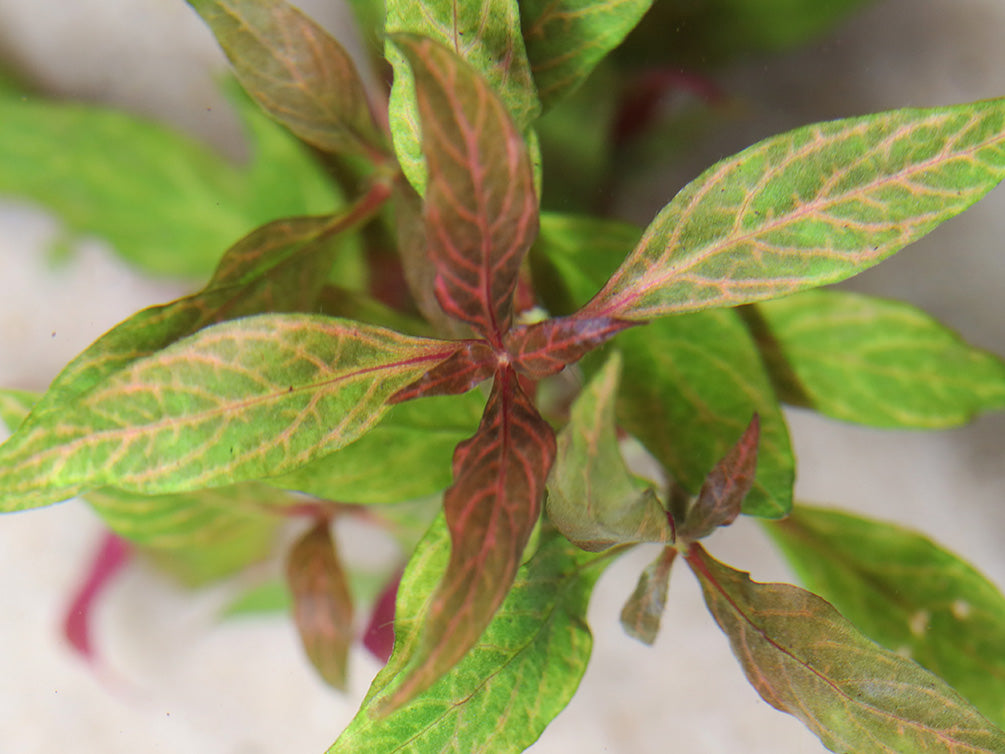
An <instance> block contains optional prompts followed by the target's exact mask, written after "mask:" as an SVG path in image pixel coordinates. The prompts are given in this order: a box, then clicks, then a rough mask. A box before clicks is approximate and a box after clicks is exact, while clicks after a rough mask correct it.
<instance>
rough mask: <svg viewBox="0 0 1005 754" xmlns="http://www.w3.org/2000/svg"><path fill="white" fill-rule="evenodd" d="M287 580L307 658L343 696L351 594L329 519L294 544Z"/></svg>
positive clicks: (321, 522)
mask: <svg viewBox="0 0 1005 754" xmlns="http://www.w3.org/2000/svg"><path fill="white" fill-rule="evenodd" d="M286 580H287V582H288V583H289V586H290V593H291V594H292V596H293V617H294V620H295V621H296V624H297V630H298V631H299V632H300V640H301V641H302V642H303V645H304V649H305V650H306V652H307V656H308V657H309V658H310V660H311V663H312V664H313V665H314V667H315V668H317V670H318V672H319V673H320V674H321V677H322V678H324V679H325V681H327V682H328V683H329V684H331V685H332V686H334V687H335V688H337V689H341V690H343V691H344V690H345V688H346V671H347V669H348V664H349V663H348V660H349V645H350V644H351V643H352V638H353V634H352V616H353V607H352V595H351V594H350V593H349V585H348V583H347V582H346V577H345V572H344V571H343V570H342V564H341V563H340V562H339V558H338V554H337V552H336V550H335V542H334V541H333V540H332V535H331V529H330V525H329V522H328V520H327V519H324V520H321V521H319V522H318V523H317V524H315V526H314V527H313V528H312V529H311V530H310V531H308V532H307V533H306V534H304V535H303V536H302V537H301V538H300V539H299V540H297V542H296V544H294V545H293V549H292V550H291V551H290V554H289V557H288V558H287V561H286Z"/></svg>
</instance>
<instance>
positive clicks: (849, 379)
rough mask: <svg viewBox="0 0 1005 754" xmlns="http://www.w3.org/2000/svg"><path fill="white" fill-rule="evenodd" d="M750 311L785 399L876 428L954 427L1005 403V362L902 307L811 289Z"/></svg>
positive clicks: (894, 303)
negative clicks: (790, 384) (760, 326)
mask: <svg viewBox="0 0 1005 754" xmlns="http://www.w3.org/2000/svg"><path fill="white" fill-rule="evenodd" d="M755 315H759V316H760V318H761V319H762V320H763V323H764V326H765V329H764V332H761V333H759V332H757V328H756V327H755V328H754V334H755V337H756V338H757V339H758V341H759V342H758V345H759V346H760V348H761V350H762V351H765V352H767V354H768V359H767V363H768V365H769V368H771V366H772V365H773V364H777V363H778V362H777V360H779V359H780V360H781V362H782V363H781V368H780V369H779V368H775V369H774V370H773V372H774V374H773V375H772V376H773V378H774V380H775V383H776V385H778V386H779V388H780V392H781V395H782V397H783V399H784V400H786V401H788V402H794V403H799V404H802V405H807V406H808V407H810V408H813V409H816V410H817V411H820V412H821V413H824V414H827V415H828V416H833V417H835V418H837V419H845V420H847V421H854V422H859V423H862V424H870V425H873V426H880V427H919V428H937V427H952V426H957V425H959V424H963V423H965V422H967V421H969V420H970V419H972V418H973V417H974V415H975V414H977V413H979V412H980V411H987V410H993V409H1002V408H1005V363H1003V362H1002V360H1001V359H999V358H998V357H996V356H993V355H992V354H990V353H987V352H986V351H982V350H980V349H977V348H974V347H972V346H969V345H967V344H966V343H965V342H963V340H962V339H961V338H960V337H959V336H957V335H956V334H955V333H954V332H952V331H950V330H949V329H948V328H946V327H944V326H942V325H941V324H939V323H938V322H936V321H935V320H934V319H932V318H931V317H929V316H928V315H927V314H925V313H924V312H922V311H919V310H918V309H915V308H914V307H912V306H909V305H907V304H902V303H899V302H895V301H887V300H884V299H879V298H873V297H870V296H862V295H858V294H854V293H847V292H844V291H807V292H806V293H801V294H799V295H796V296H791V297H788V298H784V299H780V300H778V301H770V302H766V303H763V304H759V305H758V306H757V311H756V313H755ZM748 321H749V320H748ZM789 373H791V376H792V378H794V379H795V380H796V385H795V389H794V390H792V389H788V390H787V389H786V387H787V385H786V380H785V376H786V375H787V374H789Z"/></svg>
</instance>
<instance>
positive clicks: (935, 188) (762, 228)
mask: <svg viewBox="0 0 1005 754" xmlns="http://www.w3.org/2000/svg"><path fill="white" fill-rule="evenodd" d="M1002 178H1005V99H998V100H986V101H983V102H976V103H973V104H966V105H957V106H954V107H940V108H931V109H924V110H915V109H904V110H894V111H891V112H887V113H879V114H876V115H866V116H864V117H860V118H850V119H846V120H836V121H831V122H829V123H817V124H814V125H810V126H805V127H803V128H798V129H796V130H794V131H790V132H788V133H785V134H781V135H779V136H773V137H770V138H768V139H765V140H764V141H762V142H760V143H758V144H755V145H754V146H752V147H750V148H748V149H745V150H744V151H742V152H740V153H738V154H736V155H734V156H732V157H728V158H726V159H724V160H722V161H720V162H718V163H717V164H715V165H713V166H712V167H711V168H709V169H708V170H706V171H705V172H704V173H702V175H700V176H699V177H698V178H696V179H695V180H694V181H692V182H691V183H689V184H688V185H687V186H686V187H685V188H684V189H683V190H682V191H681V192H680V193H679V194H677V196H676V197H674V199H673V201H671V202H670V203H669V204H668V205H667V206H666V207H665V208H664V209H663V211H661V212H660V213H659V215H657V217H656V219H655V220H653V222H652V223H651V224H650V225H649V227H648V228H647V229H646V232H645V235H644V236H643V238H642V242H641V243H640V244H639V245H638V246H637V247H636V248H635V250H634V251H633V252H632V253H631V255H629V257H628V259H626V260H625V262H624V264H622V265H621V267H619V268H618V271H617V272H615V273H614V275H613V276H612V277H611V279H610V280H609V281H608V282H607V284H606V285H605V286H604V289H603V290H602V291H601V292H600V293H599V294H597V296H596V298H594V299H593V300H592V301H591V302H590V303H589V304H588V305H587V310H588V313H589V314H590V315H591V316H608V317H615V318H621V319H638V320H649V319H652V318H654V317H662V316H665V315H667V314H674V313H678V312H687V311H695V310H698V309H707V308H712V307H723V306H736V305H738V304H744V303H750V302H753V301H759V300H763V299H768V298H778V297H780V296H784V295H787V294H789V293H794V292H796V291H799V290H803V289H806V288H813V287H816V286H820V285H826V284H827V283H834V282H837V281H838V280H843V279H845V278H847V277H850V276H852V275H855V274H857V273H859V272H861V271H862V270H864V269H866V268H868V267H871V266H873V265H875V264H877V263H879V262H880V261H882V260H883V259H885V258H886V257H888V256H890V255H891V254H893V253H894V252H896V251H899V250H900V249H901V248H903V247H904V246H906V245H907V244H909V243H911V242H912V241H916V240H917V239H919V238H921V237H922V236H924V235H925V234H926V233H928V232H929V231H930V230H932V229H933V228H935V227H936V226H938V225H939V224H940V223H942V222H943V221H945V220H948V219H949V218H951V217H954V216H955V215H958V214H959V213H961V212H963V211H964V210H965V209H967V208H968V207H969V206H971V205H972V204H973V203H974V202H976V201H977V200H979V199H980V198H981V197H983V196H984V195H985V194H986V193H987V192H988V191H990V190H991V189H992V188H994V187H995V186H996V185H998V183H999V182H1000V181H1001V180H1002Z"/></svg>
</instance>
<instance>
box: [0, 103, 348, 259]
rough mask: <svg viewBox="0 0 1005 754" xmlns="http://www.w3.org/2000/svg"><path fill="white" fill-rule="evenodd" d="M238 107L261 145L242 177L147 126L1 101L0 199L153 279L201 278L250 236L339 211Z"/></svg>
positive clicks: (310, 168) (319, 180) (99, 113)
mask: <svg viewBox="0 0 1005 754" xmlns="http://www.w3.org/2000/svg"><path fill="white" fill-rule="evenodd" d="M235 104H237V105H238V112H239V113H240V114H241V116H242V119H243V120H244V121H245V125H246V126H247V128H248V130H249V135H250V137H251V139H250V145H249V147H250V148H249V152H250V154H249V157H248V160H247V162H246V163H245V164H244V165H243V166H236V165H232V164H231V163H229V162H227V161H226V160H225V159H224V158H223V157H221V156H220V155H217V154H216V153H214V152H213V151H211V150H210V149H208V148H206V147H205V146H204V145H202V144H200V143H198V142H196V141H195V140H193V139H191V138H189V137H187V136H184V135H182V134H180V133H177V132H175V131H172V130H170V129H169V128H166V127H164V126H162V125H159V124H156V123H152V122H148V121H146V120H143V119H142V118H139V117H137V116H133V115H128V114H126V113H119V112H115V111H112V110H106V109H102V108H98V107H94V106H89V105H83V104H79V103H65V102H50V101H46V100H45V99H43V98H40V97H36V96H32V97H31V98H21V97H6V96H0V194H6V195H9V196H13V197H22V198H25V199H29V200H31V201H35V202H38V203H40V204H41V205H43V206H44V207H45V208H46V209H48V210H50V211H52V212H54V213H55V214H56V215H57V216H58V217H59V218H60V220H62V221H63V222H64V223H65V224H66V226H67V228H68V230H69V231H71V232H72V233H81V234H93V235H97V236H100V237H102V238H104V239H107V240H108V241H109V242H110V243H111V244H112V246H113V247H114V249H115V251H116V252H117V253H119V254H120V255H121V256H122V257H123V258H125V259H126V260H127V261H129V262H130V263H132V264H135V265H138V266H139V267H141V268H142V269H144V270H146V271H148V272H151V273H154V274H158V275H184V276H191V277H202V276H203V275H206V274H208V273H209V272H211V271H212V269H213V267H214V265H215V264H216V262H217V260H218V259H219V257H220V253H221V252H222V251H223V250H224V249H226V248H227V247H228V246H230V245H231V244H232V243H233V242H234V239H235V238H239V237H241V236H242V235H244V234H246V233H247V232H248V231H249V230H250V229H252V228H254V227H256V226H258V225H261V224H263V223H265V222H267V221H270V220H275V219H277V218H280V217H287V216H291V215H304V214H311V213H321V212H330V211H331V210H332V208H333V207H335V206H337V204H338V203H339V197H338V194H337V193H336V192H335V191H334V189H333V188H332V186H331V182H330V181H328V180H326V179H325V177H324V176H323V174H322V172H321V170H320V168H319V167H318V166H317V165H316V164H314V162H313V160H312V159H311V158H310V156H309V155H307V153H306V151H305V150H304V149H303V147H302V145H300V144H299V143H296V142H295V140H294V139H293V138H292V137H290V136H289V135H288V134H285V133H279V131H280V130H281V129H279V128H278V127H277V126H275V125H274V124H271V123H263V122H262V121H265V120H267V119H266V118H264V116H262V115H261V114H259V113H257V112H249V111H248V105H245V104H244V103H243V102H242V100H240V99H236V100H235ZM256 109H257V108H256ZM54 144H58V145H59V148H58V149H54V148H53V145H54Z"/></svg>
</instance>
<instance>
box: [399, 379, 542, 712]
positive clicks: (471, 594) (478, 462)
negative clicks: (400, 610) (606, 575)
mask: <svg viewBox="0 0 1005 754" xmlns="http://www.w3.org/2000/svg"><path fill="white" fill-rule="evenodd" d="M554 458H555V437H554V434H553V433H552V430H551V427H550V426H549V425H548V424H547V422H545V421H544V419H542V418H541V416H540V414H538V412H537V409H535V408H534V406H533V404H532V403H531V401H530V399H529V398H528V397H527V395H526V394H525V393H524V392H523V391H522V390H521V389H520V387H519V385H518V382H517V376H516V374H515V372H513V370H511V369H504V370H500V372H499V374H498V375H497V376H496V381H495V384H494V386H493V389H492V394H491V396H489V401H488V404H487V405H486V407H485V414H484V416H483V417H482V423H481V425H480V426H479V427H478V431H477V432H476V433H475V435H474V436H473V437H472V438H471V439H469V440H466V441H465V442H463V443H461V444H460V445H458V446H457V451H456V453H455V454H454V484H453V485H452V486H451V487H450V488H449V489H448V490H447V492H446V494H445V496H444V512H445V514H446V519H447V525H448V526H449V528H450V539H451V550H450V561H449V563H448V565H447V570H446V572H445V574H444V576H443V580H442V582H441V583H440V585H439V587H438V588H437V590H436V593H435V594H434V595H433V597H432V600H431V602H430V607H429V612H428V613H427V617H426V621H425V626H424V628H423V631H424V638H423V642H422V644H421V646H420V647H419V649H418V650H417V652H416V656H415V657H414V659H413V662H412V665H411V667H410V671H409V674H408V676H407V677H406V678H405V680H404V681H403V682H402V683H401V685H399V686H398V688H397V689H396V690H395V691H394V692H393V693H392V694H391V695H390V696H389V697H388V698H387V701H386V702H385V703H384V704H383V705H382V712H384V713H387V712H390V711H391V710H392V709H394V708H397V707H399V706H401V705H402V704H404V703H405V702H407V701H408V700H409V699H411V698H413V697H414V696H415V695H416V694H419V693H421V692H422V691H423V690H425V689H426V688H428V687H429V686H430V685H431V684H432V683H433V682H434V681H436V679H437V678H439V677H440V676H441V675H443V673H445V672H446V671H447V670H449V669H450V668H451V667H453V666H454V665H455V664H456V663H457V662H458V661H459V660H460V659H461V658H462V657H463V656H464V655H465V654H466V653H467V651H468V650H469V649H470V648H471V647H472V646H473V645H474V643H475V642H476V641H477V640H478V637H479V636H481V634H482V631H484V630H485V627H486V626H487V625H488V624H489V621H490V620H491V619H492V616H493V615H494V614H495V612H496V609H497V608H498V607H499V605H500V604H501V603H502V601H503V598H504V597H505V596H506V594H507V593H508V592H509V589H510V586H511V584H512V583H513V578H514V576H515V575H516V572H517V568H518V567H519V565H520V559H521V556H522V555H523V551H524V548H525V547H526V545H527V540H528V539H529V537H530V534H531V531H532V530H533V528H534V525H535V523H536V522H537V520H538V516H539V513H540V510H541V498H542V496H543V494H544V485H545V479H546V478H547V476H548V470H549V469H550V468H551V464H552V462H553V460H554Z"/></svg>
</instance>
